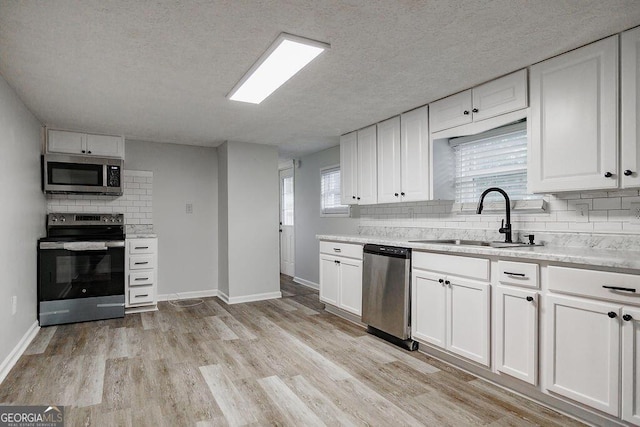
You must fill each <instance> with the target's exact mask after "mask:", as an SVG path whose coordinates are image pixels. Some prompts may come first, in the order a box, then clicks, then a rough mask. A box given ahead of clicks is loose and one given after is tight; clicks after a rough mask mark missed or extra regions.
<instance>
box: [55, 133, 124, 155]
mask: <svg viewBox="0 0 640 427" xmlns="http://www.w3.org/2000/svg"><path fill="white" fill-rule="evenodd" d="M47 153H64V154H78V155H85V156H99V157H117V158H121V159H123V158H124V138H123V137H122V136H111V135H96V134H89V133H80V132H70V131H65V130H54V129H47Z"/></svg>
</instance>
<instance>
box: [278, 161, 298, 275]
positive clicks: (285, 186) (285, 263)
mask: <svg viewBox="0 0 640 427" xmlns="http://www.w3.org/2000/svg"><path fill="white" fill-rule="evenodd" d="M293 200H294V199H293V168H288V169H283V170H281V171H280V273H282V274H286V275H287V276H293V275H294V274H295V243H294V241H295V239H294V230H293V221H294V212H293Z"/></svg>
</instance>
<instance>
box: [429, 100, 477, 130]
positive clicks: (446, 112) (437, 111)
mask: <svg viewBox="0 0 640 427" xmlns="http://www.w3.org/2000/svg"><path fill="white" fill-rule="evenodd" d="M429 111H430V113H429V126H430V127H431V132H438V131H440V130H444V129H449V128H453V127H456V126H460V125H466V124H467V123H471V120H472V119H471V90H465V91H464V92H460V93H458V94H455V95H451V96H449V97H446V98H444V99H441V100H439V101H436V102H432V103H431V104H429Z"/></svg>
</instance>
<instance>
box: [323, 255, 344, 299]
mask: <svg viewBox="0 0 640 427" xmlns="http://www.w3.org/2000/svg"><path fill="white" fill-rule="evenodd" d="M337 261H338V259H337V258H336V257H331V256H325V255H320V301H323V302H326V303H327V304H331V305H335V306H336V307H337V306H338V289H339V288H340V264H338V262H337Z"/></svg>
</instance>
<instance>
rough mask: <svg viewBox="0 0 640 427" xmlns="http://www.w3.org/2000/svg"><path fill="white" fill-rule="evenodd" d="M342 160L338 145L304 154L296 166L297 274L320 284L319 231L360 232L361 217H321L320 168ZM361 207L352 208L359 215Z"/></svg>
mask: <svg viewBox="0 0 640 427" xmlns="http://www.w3.org/2000/svg"><path fill="white" fill-rule="evenodd" d="M339 163H340V147H339V146H336V147H333V148H329V149H327V150H324V151H320V152H318V153H315V154H310V155H308V156H305V157H302V158H301V159H300V167H299V168H295V170H294V171H295V175H294V198H295V200H294V203H295V207H294V209H295V220H294V229H295V246H296V248H295V251H296V258H295V260H296V272H295V277H296V278H297V279H302V280H304V281H306V282H311V283H314V284H317V283H318V282H319V280H320V273H319V257H320V247H319V243H318V240H317V239H316V235H317V234H358V218H326V217H320V169H322V168H325V167H328V166H335V165H338V164H339ZM357 209H358V207H355V208H353V209H352V216H356V215H357Z"/></svg>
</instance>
